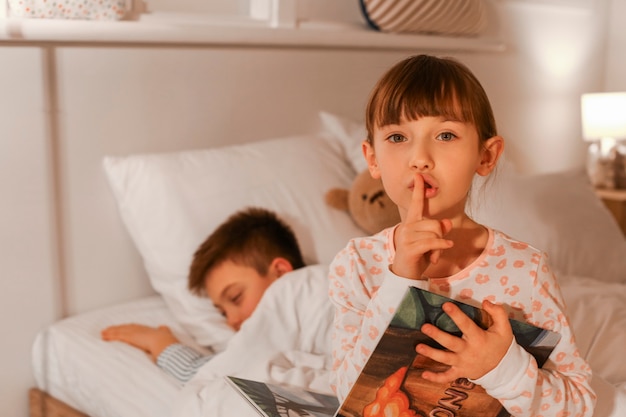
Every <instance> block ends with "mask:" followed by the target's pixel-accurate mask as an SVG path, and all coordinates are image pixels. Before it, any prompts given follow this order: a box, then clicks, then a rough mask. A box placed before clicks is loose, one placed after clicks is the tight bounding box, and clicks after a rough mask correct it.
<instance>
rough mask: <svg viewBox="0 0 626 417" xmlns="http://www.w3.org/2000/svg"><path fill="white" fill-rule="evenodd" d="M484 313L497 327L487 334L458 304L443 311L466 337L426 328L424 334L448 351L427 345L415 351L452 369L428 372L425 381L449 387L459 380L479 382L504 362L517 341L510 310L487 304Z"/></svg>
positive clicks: (492, 327) (446, 307) (448, 305)
mask: <svg viewBox="0 0 626 417" xmlns="http://www.w3.org/2000/svg"><path fill="white" fill-rule="evenodd" d="M483 309H485V311H486V312H487V313H489V314H490V315H491V317H492V319H493V324H492V325H491V326H490V327H489V328H488V329H487V330H483V329H481V328H480V327H478V325H477V324H476V323H474V322H473V321H472V319H470V318H469V317H467V315H465V313H463V312H462V311H461V309H459V307H457V306H456V305H455V304H454V303H445V304H444V305H443V310H444V311H445V312H446V314H448V316H450V318H451V319H452V320H453V321H454V323H455V324H456V325H457V327H458V328H459V329H460V330H461V332H462V333H463V336H462V337H456V336H453V335H451V334H449V333H446V332H444V331H442V330H440V329H438V328H437V327H435V326H433V325H432V324H424V325H423V326H422V331H423V332H424V333H425V334H426V335H427V336H430V337H431V338H433V339H434V340H435V341H436V342H438V343H439V344H440V345H442V346H443V347H445V348H446V349H448V351H445V350H440V349H435V348H432V347H430V346H427V345H425V344H418V345H417V347H416V348H415V350H416V352H417V353H418V354H420V355H424V356H427V357H429V358H431V359H433V360H435V361H437V362H440V363H443V364H445V365H449V366H450V367H449V368H448V369H447V370H446V371H444V372H440V373H437V372H431V371H425V372H424V373H423V374H422V376H423V377H424V379H426V380H428V381H433V382H439V383H446V382H452V381H454V380H456V379H458V378H469V379H478V378H480V377H482V376H484V375H485V374H487V373H488V372H489V371H491V370H492V369H494V368H495V367H496V366H497V365H498V364H499V363H500V361H501V360H502V358H503V357H504V355H505V354H506V352H507V351H508V349H509V346H510V345H511V342H512V340H513V330H512V329H511V324H510V323H509V318H508V315H507V313H506V310H505V309H504V307H503V306H501V305H496V304H492V303H490V302H489V301H487V300H485V301H483Z"/></svg>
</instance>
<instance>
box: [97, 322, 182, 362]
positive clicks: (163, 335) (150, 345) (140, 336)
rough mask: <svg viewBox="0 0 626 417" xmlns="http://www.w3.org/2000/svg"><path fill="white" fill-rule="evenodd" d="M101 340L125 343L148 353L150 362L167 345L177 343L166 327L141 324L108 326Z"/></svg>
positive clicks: (154, 359)
mask: <svg viewBox="0 0 626 417" xmlns="http://www.w3.org/2000/svg"><path fill="white" fill-rule="evenodd" d="M101 336H102V340H107V341H119V342H124V343H127V344H129V345H131V346H134V347H136V348H138V349H141V350H143V351H144V352H146V353H148V354H149V355H150V356H151V357H152V360H153V361H155V362H156V360H157V358H158V357H159V355H160V354H161V352H163V351H164V350H165V348H167V347H168V346H169V345H173V344H175V343H179V340H178V339H177V338H176V336H174V334H173V333H172V331H171V330H170V329H169V327H167V326H159V327H150V326H144V325H143V324H120V325H118V326H110V327H107V328H106V329H104V330H102V332H101Z"/></svg>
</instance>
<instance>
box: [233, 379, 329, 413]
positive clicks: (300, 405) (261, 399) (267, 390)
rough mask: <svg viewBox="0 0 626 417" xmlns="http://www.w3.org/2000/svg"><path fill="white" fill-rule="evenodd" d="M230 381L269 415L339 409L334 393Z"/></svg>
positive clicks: (260, 409)
mask: <svg viewBox="0 0 626 417" xmlns="http://www.w3.org/2000/svg"><path fill="white" fill-rule="evenodd" d="M226 380H227V381H228V382H229V383H230V384H231V385H232V386H233V387H234V388H235V389H236V390H237V391H238V392H239V393H240V394H241V395H243V396H244V398H245V399H246V400H248V402H249V403H250V404H251V405H252V406H253V407H254V408H256V410H257V411H258V412H259V414H260V415H262V416H265V417H333V416H334V415H335V413H336V412H337V409H338V408H339V401H338V400H337V398H336V397H335V396H334V395H327V394H320V393H316V392H312V391H308V390H305V389H302V388H297V387H283V386H280V385H274V384H269V383H264V382H258V381H251V380H248V379H243V378H236V377H233V376H228V377H226Z"/></svg>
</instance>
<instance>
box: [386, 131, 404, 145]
mask: <svg viewBox="0 0 626 417" xmlns="http://www.w3.org/2000/svg"><path fill="white" fill-rule="evenodd" d="M387 140H388V141H389V142H391V143H399V142H404V141H406V138H405V137H404V136H402V135H399V134H397V133H395V134H393V135H391V136H389V137H388V138H387Z"/></svg>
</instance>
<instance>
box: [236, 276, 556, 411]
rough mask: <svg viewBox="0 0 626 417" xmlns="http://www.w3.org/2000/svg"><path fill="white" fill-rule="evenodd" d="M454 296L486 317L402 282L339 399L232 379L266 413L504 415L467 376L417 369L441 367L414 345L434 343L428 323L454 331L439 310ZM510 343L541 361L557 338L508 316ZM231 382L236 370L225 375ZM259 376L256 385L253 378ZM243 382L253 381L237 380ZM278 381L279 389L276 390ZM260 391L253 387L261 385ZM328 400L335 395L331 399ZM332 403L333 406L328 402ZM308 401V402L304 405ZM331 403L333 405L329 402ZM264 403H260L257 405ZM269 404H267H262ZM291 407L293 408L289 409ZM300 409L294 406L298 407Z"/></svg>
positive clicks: (483, 322)
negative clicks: (446, 378) (397, 299)
mask: <svg viewBox="0 0 626 417" xmlns="http://www.w3.org/2000/svg"><path fill="white" fill-rule="evenodd" d="M448 301H450V302H453V303H455V304H456V305H458V306H459V307H460V308H461V310H463V312H464V313H465V314H466V315H467V316H468V317H470V318H471V319H472V320H474V322H475V323H476V324H478V325H479V326H480V327H482V328H484V329H486V328H487V327H489V326H490V325H491V317H490V316H489V315H488V314H487V313H486V312H485V311H484V310H482V309H480V308H477V307H473V306H470V305H468V304H465V303H462V302H459V301H456V300H452V299H450V298H448V297H445V296H442V295H438V294H434V293H432V292H429V291H426V290H421V289H419V288H415V287H409V288H408V289H407V292H406V294H405V296H404V298H403V299H402V301H401V303H400V305H399V306H398V308H397V310H396V313H395V314H394V316H393V318H392V320H391V322H390V323H389V326H388V327H387V329H386V330H385V332H384V333H383V335H382V336H381V338H380V340H379V341H378V344H377V345H376V348H375V349H374V351H373V352H372V354H371V355H370V358H369V359H368V361H367V363H366V364H365V366H364V367H363V370H362V371H361V374H360V375H359V377H358V378H357V380H356V382H355V383H354V386H353V387H352V389H351V391H350V393H349V394H348V396H347V397H346V399H345V400H344V402H343V403H342V404H341V405H340V406H339V404H338V403H337V400H336V399H335V398H334V397H331V398H327V397H328V396H326V395H321V394H316V393H311V392H308V391H304V390H302V389H297V390H298V391H299V392H295V391H293V392H292V393H291V394H289V393H288V391H291V390H290V388H289V387H276V386H272V385H269V384H264V383H260V382H254V381H246V380H241V379H237V380H238V382H237V381H235V384H233V385H234V386H237V387H238V389H239V390H240V392H241V393H242V394H243V395H244V396H245V397H246V398H247V399H248V401H249V402H250V403H251V404H253V405H254V406H255V407H256V408H257V410H259V411H260V412H261V413H262V414H261V415H265V416H267V417H283V416H291V415H298V416H314V417H326V416H336V417H374V416H390V417H391V416H395V417H412V416H414V417H417V416H428V415H432V416H454V417H475V416H483V417H506V416H510V414H509V413H508V412H507V411H506V409H504V407H503V406H502V405H501V404H500V402H499V401H498V400H496V399H495V398H493V397H491V396H489V395H488V394H487V393H486V392H485V390H484V389H483V388H482V387H481V386H479V385H476V384H473V383H472V382H470V381H469V380H467V379H464V378H461V379H457V380H456V381H453V382H451V383H445V384H438V383H433V382H430V381H427V380H425V379H423V378H422V377H421V374H422V372H423V371H424V370H427V369H428V370H435V371H437V370H444V369H445V365H443V364H441V363H439V362H436V361H433V360H431V359H429V358H426V357H424V356H422V355H418V354H417V353H416V352H415V346H416V345H417V344H418V343H425V344H428V345H430V346H434V347H438V348H441V346H439V345H438V344H437V343H436V342H435V341H434V340H433V339H431V338H430V337H428V336H426V335H425V334H423V333H422V332H421V330H420V328H421V327H422V325H423V324H424V323H431V324H433V325H435V326H437V327H439V328H440V329H442V330H445V331H447V332H448V333H451V334H455V335H458V336H460V335H461V332H460V331H459V329H458V328H457V326H456V325H455V324H454V322H453V321H452V320H451V319H450V317H449V316H448V315H447V314H445V313H444V312H443V310H442V308H441V307H442V305H443V304H444V303H445V302H448ZM509 321H510V323H511V327H512V329H513V334H514V336H515V339H516V341H517V343H518V344H519V345H520V346H522V347H523V348H524V349H526V350H527V351H528V352H529V353H531V354H532V355H533V356H534V357H535V359H536V360H537V364H538V365H539V366H540V367H541V366H543V364H544V363H545V361H546V360H547V359H548V356H550V353H551V352H552V350H553V349H554V347H555V346H556V344H557V343H558V341H559V339H560V335H559V334H558V333H555V332H552V331H550V330H545V329H541V328H539V327H536V326H534V325H532V324H529V323H524V322H521V321H517V320H513V319H510V320H509ZM228 378H229V379H230V380H231V383H233V380H236V379H235V378H232V377H228ZM255 384H259V385H255ZM246 385H250V386H251V387H256V388H242V387H243V386H246ZM277 389H278V390H277ZM261 392H262V393H263V394H260V393H261ZM284 399H287V401H288V403H289V404H295V406H296V407H298V406H302V408H300V409H297V408H291V410H295V412H296V414H289V413H288V412H287V411H288V410H287V411H286V408H285V407H283V406H280V405H279V403H281V402H285V401H284ZM333 400H334V403H333ZM333 404H334V406H333ZM310 405H313V408H310V409H308V408H306V407H310ZM333 407H334V408H333ZM261 410H263V411H261ZM268 410H271V411H268ZM292 412H294V411H292ZM297 412H299V414H298V413H297Z"/></svg>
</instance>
